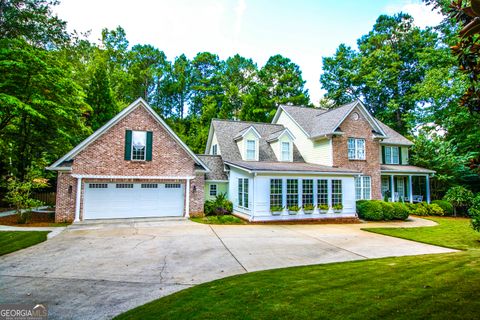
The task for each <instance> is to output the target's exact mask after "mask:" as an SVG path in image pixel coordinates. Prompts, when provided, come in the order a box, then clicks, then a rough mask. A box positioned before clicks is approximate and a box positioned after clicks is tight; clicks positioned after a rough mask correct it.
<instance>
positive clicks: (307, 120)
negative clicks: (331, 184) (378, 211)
mask: <svg viewBox="0 0 480 320" xmlns="http://www.w3.org/2000/svg"><path fill="white" fill-rule="evenodd" d="M356 104H357V102H356V101H354V102H351V103H348V104H345V105H343V106H340V107H338V108H335V109H331V110H323V109H316V108H306V107H294V106H282V108H283V110H285V111H286V112H287V113H288V114H289V115H290V116H291V117H292V118H293V119H294V120H295V121H296V122H297V123H298V125H299V126H301V127H302V129H303V130H305V132H306V133H307V134H308V135H309V136H310V137H312V138H313V137H319V136H323V135H327V134H332V133H333V132H334V131H335V129H336V127H337V126H338V125H339V122H340V121H341V120H342V119H343V118H345V116H346V115H347V114H348V113H349V112H350V111H351V110H352V109H353V107H355V105H356ZM374 119H375V121H376V122H377V124H378V126H379V127H380V128H381V129H382V130H383V131H384V132H385V135H386V136H387V138H386V139H384V140H383V143H384V144H399V145H406V146H411V145H413V143H412V142H411V141H410V140H408V139H407V138H405V137H404V136H402V135H401V134H400V133H398V132H396V131H395V130H393V129H392V128H390V127H389V126H387V125H386V124H384V123H382V122H381V121H380V120H378V119H376V118H374Z"/></svg>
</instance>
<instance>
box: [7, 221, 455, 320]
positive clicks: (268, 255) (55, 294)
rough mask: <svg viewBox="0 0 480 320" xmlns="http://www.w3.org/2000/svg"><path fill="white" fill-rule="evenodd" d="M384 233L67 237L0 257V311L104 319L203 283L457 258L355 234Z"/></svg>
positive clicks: (153, 225) (207, 230)
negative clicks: (410, 258)
mask: <svg viewBox="0 0 480 320" xmlns="http://www.w3.org/2000/svg"><path fill="white" fill-rule="evenodd" d="M432 224H434V223H433V222H431V221H428V220H422V219H416V220H415V221H413V222H397V223H388V224H384V223H383V224H367V225H366V224H350V225H241V226H238V225H237V226H209V225H202V224H197V223H194V222H190V221H186V220H180V221H170V220H156V221H141V222H139V221H133V220H131V221H126V222H117V223H109V224H87V225H79V226H72V227H69V228H67V229H66V230H65V231H64V232H62V233H61V234H60V235H58V236H56V237H54V238H52V239H50V240H48V241H46V242H43V243H41V244H39V245H36V246H34V247H30V248H27V249H24V250H21V251H18V252H15V253H12V254H9V255H6V256H3V257H0V303H20V302H33V303H45V304H47V305H48V308H49V315H50V318H51V319H108V318H111V317H113V316H115V315H117V314H119V313H122V312H124V311H126V310H128V309H131V308H133V307H135V306H138V305H141V304H144V303H146V302H148V301H151V300H153V299H156V298H159V297H162V296H165V295H167V294H170V293H173V292H175V291H179V290H182V289H184V288H187V287H190V286H192V285H196V284H199V283H203V282H206V281H210V280H214V279H218V278H222V277H226V276H230V275H234V274H240V273H245V272H251V271H257V270H265V269H272V268H281V267H290V266H298V265H309V264H319V263H328V262H337V261H351V260H361V259H368V258H379V257H388V256H403V255H417V254H431V253H446V252H453V251H454V250H450V249H446V248H441V247H436V246H431V245H426V244H421V243H417V242H412V241H407V240H402V239H397V238H392V237H386V236H381V235H377V234H372V233H368V232H365V231H361V230H360V228H362V227H367V226H368V227H374V226H382V227H387V226H391V227H395V226H408V227H414V226H424V225H432Z"/></svg>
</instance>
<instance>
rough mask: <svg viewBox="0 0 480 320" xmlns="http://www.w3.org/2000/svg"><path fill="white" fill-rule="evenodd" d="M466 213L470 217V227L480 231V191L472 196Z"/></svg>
mask: <svg viewBox="0 0 480 320" xmlns="http://www.w3.org/2000/svg"><path fill="white" fill-rule="evenodd" d="M468 214H469V215H470V217H472V221H471V222H472V228H473V230H476V231H478V232H480V193H477V195H476V196H475V198H473V201H472V205H471V207H470V209H468Z"/></svg>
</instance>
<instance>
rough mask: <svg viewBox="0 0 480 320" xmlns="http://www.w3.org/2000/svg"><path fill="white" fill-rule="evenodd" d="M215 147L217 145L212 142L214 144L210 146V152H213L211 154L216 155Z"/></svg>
mask: <svg viewBox="0 0 480 320" xmlns="http://www.w3.org/2000/svg"><path fill="white" fill-rule="evenodd" d="M217 148H218V146H217V145H216V144H214V145H213V146H212V154H213V155H216V154H217Z"/></svg>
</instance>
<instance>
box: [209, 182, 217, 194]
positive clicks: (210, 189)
mask: <svg viewBox="0 0 480 320" xmlns="http://www.w3.org/2000/svg"><path fill="white" fill-rule="evenodd" d="M212 187H215V194H212V191H213V190H212ZM208 194H209V195H210V196H211V197H216V196H218V186H217V185H216V184H211V185H210V188H209V190H208Z"/></svg>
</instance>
